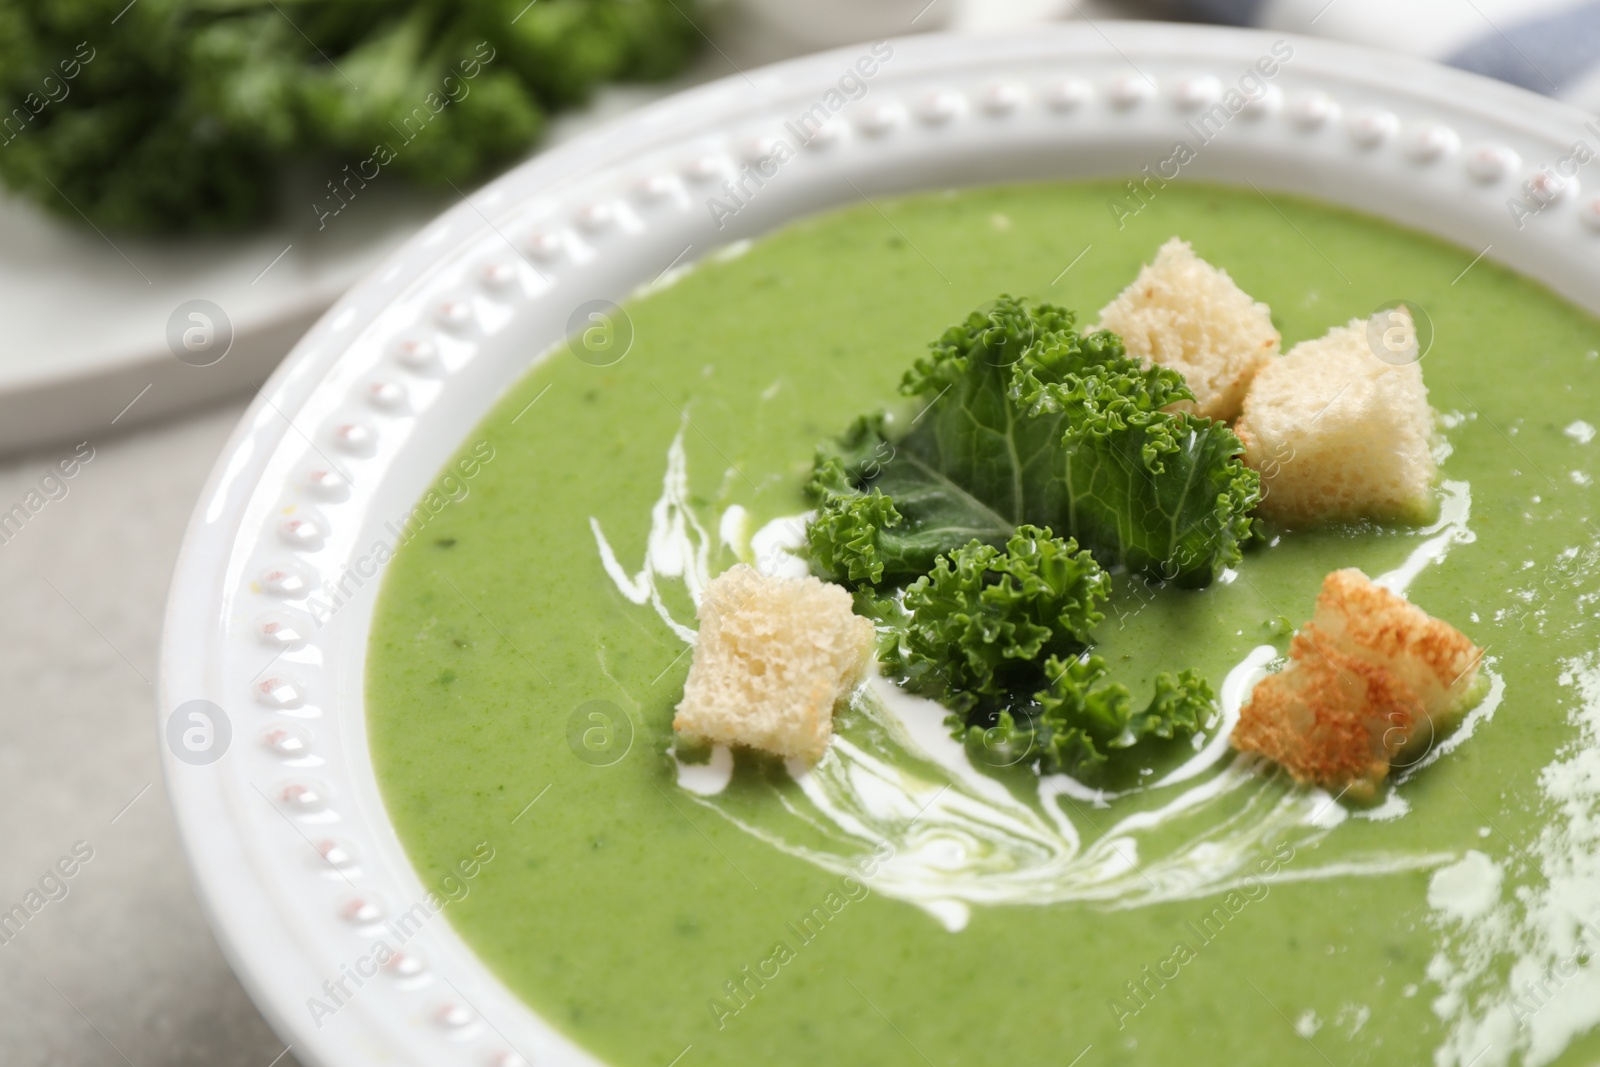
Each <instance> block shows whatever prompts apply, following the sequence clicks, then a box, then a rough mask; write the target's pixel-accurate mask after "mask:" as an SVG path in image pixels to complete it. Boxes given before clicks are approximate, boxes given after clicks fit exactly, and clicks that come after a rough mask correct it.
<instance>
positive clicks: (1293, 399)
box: [1234, 307, 1438, 526]
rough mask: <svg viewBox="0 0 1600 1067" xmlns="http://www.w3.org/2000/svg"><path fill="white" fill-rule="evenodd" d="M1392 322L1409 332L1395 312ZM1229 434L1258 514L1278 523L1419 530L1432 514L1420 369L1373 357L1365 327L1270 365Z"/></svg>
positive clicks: (1331, 334) (1338, 331) (1305, 346)
mask: <svg viewBox="0 0 1600 1067" xmlns="http://www.w3.org/2000/svg"><path fill="white" fill-rule="evenodd" d="M1393 314H1394V315H1395V316H1397V317H1398V318H1399V319H1401V320H1402V322H1403V323H1404V325H1405V326H1410V323H1411V316H1410V313H1409V312H1407V311H1405V310H1404V308H1403V307H1402V308H1399V309H1396V311H1395V312H1394V313H1393ZM1412 337H1413V340H1412V342H1411V343H1412V345H1415V340H1414V337H1415V334H1414V331H1413V333H1412ZM1234 429H1235V431H1236V432H1237V433H1238V435H1239V440H1240V441H1241V442H1243V443H1244V461H1245V463H1246V464H1248V465H1249V466H1251V467H1253V468H1254V469H1255V470H1256V471H1258V472H1260V474H1261V494H1262V495H1261V505H1260V513H1261V514H1262V515H1264V516H1266V517H1267V518H1270V519H1274V520H1276V521H1278V522H1281V523H1283V524H1284V525H1287V526H1309V525H1314V524H1316V523H1320V522H1333V521H1341V520H1353V519H1360V518H1370V519H1378V520H1399V521H1402V522H1426V521H1428V520H1429V519H1430V518H1431V517H1432V516H1433V514H1434V513H1435V511H1436V506H1435V502H1434V498H1433V493H1432V486H1433V480H1434V476H1435V475H1436V474H1437V472H1438V471H1437V466H1436V464H1435V463H1434V460H1433V452H1432V445H1433V410H1432V409H1431V408H1429V407H1428V390H1427V388H1426V387H1425V386H1424V385H1423V384H1422V370H1421V367H1420V366H1419V364H1418V363H1417V362H1415V361H1414V360H1413V361H1409V362H1407V361H1404V360H1402V361H1401V362H1399V363H1391V362H1387V361H1385V360H1382V359H1379V358H1378V357H1377V356H1376V355H1374V354H1373V350H1372V348H1371V346H1370V344H1369V341H1368V321H1367V320H1366V319H1352V320H1351V321H1350V323H1349V325H1347V326H1336V327H1334V328H1333V329H1332V330H1329V331H1328V333H1327V334H1326V336H1323V337H1320V338H1318V339H1316V340H1314V341H1303V342H1301V343H1300V344H1298V345H1295V346H1294V348H1292V349H1290V350H1289V353H1288V354H1287V355H1285V356H1282V357H1280V358H1278V359H1274V360H1271V361H1269V362H1268V363H1267V365H1266V366H1265V367H1263V368H1262V369H1261V373H1259V374H1257V375H1256V377H1255V381H1254V382H1253V383H1252V384H1251V386H1250V391H1249V393H1248V394H1247V395H1246V396H1245V398H1244V409H1243V412H1242V414H1241V415H1240V417H1239V421H1238V423H1237V424H1236V425H1235V427H1234Z"/></svg>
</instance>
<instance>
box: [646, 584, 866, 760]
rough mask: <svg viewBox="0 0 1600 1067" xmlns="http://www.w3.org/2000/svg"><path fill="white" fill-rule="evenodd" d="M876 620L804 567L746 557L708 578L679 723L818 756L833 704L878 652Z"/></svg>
mask: <svg viewBox="0 0 1600 1067" xmlns="http://www.w3.org/2000/svg"><path fill="white" fill-rule="evenodd" d="M873 637H874V631H873V628H872V623H871V622H870V621H868V620H866V619H863V618H861V617H860V616H859V615H856V614H855V613H853V612H852V611H851V610H850V594H849V593H848V592H846V591H845V590H844V589H842V588H840V587H839V586H837V585H830V584H828V583H827V582H823V581H821V580H819V579H817V578H814V577H811V576H810V575H807V576H805V577H802V578H773V577H767V576H764V575H762V574H760V573H759V572H757V571H756V570H755V568H753V567H749V566H746V565H744V564H740V565H738V566H736V567H733V568H731V569H729V570H727V571H725V572H723V573H722V574H720V575H718V576H717V577H716V578H715V579H713V580H712V582H711V583H710V584H709V585H708V586H706V591H705V596H704V597H703V598H702V599H701V601H700V635H699V637H698V639H697V640H696V642H695V646H694V660H693V662H692V663H691V665H690V667H689V679H688V681H687V682H686V683H685V684H684V687H683V700H682V701H680V702H679V704H678V714H677V716H676V717H675V718H674V719H673V720H672V726H673V729H675V730H677V731H679V732H680V733H683V734H686V735H688V736H690V737H694V738H698V739H700V740H703V741H708V742H711V743H713V744H724V745H746V746H749V747H750V748H759V749H763V750H764V751H767V752H772V753H775V754H776V755H779V756H784V757H791V758H800V759H805V760H812V761H814V760H817V759H819V758H821V756H822V754H823V752H824V751H826V750H827V747H828V740H829V738H831V737H832V736H833V708H834V705H835V704H837V703H838V702H839V700H840V699H841V698H842V697H844V696H845V695H846V694H848V693H849V692H850V690H851V689H852V688H854V686H855V685H856V683H857V682H859V681H860V680H861V676H862V674H863V672H864V671H865V670H866V667H867V664H868V663H870V662H871V659H872V646H873Z"/></svg>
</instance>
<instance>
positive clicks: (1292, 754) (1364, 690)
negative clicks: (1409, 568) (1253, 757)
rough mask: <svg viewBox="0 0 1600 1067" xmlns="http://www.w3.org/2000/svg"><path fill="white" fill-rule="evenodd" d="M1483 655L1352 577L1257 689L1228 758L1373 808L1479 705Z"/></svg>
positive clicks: (1330, 580)
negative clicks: (1261, 763)
mask: <svg viewBox="0 0 1600 1067" xmlns="http://www.w3.org/2000/svg"><path fill="white" fill-rule="evenodd" d="M1482 655H1483V653H1482V652H1481V651H1480V650H1479V649H1478V648H1477V647H1476V646H1474V645H1473V643H1472V642H1471V641H1470V640H1468V639H1467V637H1466V636H1465V635H1464V634H1462V633H1461V632H1460V631H1459V630H1456V629H1455V628H1454V627H1452V626H1450V625H1449V624H1448V623H1445V622H1441V621H1440V620H1438V619H1434V618H1431V617H1429V616H1428V614H1427V613H1426V612H1424V611H1422V610H1421V609H1420V608H1418V607H1416V606H1415V605H1413V604H1410V603H1408V602H1407V601H1406V600H1405V599H1403V598H1402V597H1399V596H1397V595H1396V594H1394V593H1391V592H1389V591H1388V590H1387V589H1384V588H1382V587H1380V586H1378V585H1375V584H1373V583H1372V582H1371V581H1370V580H1368V578H1367V577H1366V575H1364V574H1362V573H1361V572H1360V571H1358V570H1353V569H1351V570H1341V571H1334V572H1333V573H1332V574H1330V575H1328V577H1327V578H1326V579H1324V581H1323V583H1322V592H1321V593H1320V594H1319V595H1318V597H1317V606H1316V612H1315V615H1314V617H1313V619H1312V621H1311V622H1310V623H1308V624H1307V625H1306V626H1305V627H1304V628H1303V629H1301V631H1300V632H1299V633H1297V634H1295V636H1294V639H1293V640H1292V641H1291V642H1290V643H1289V664H1288V666H1286V667H1285V668H1284V669H1283V670H1281V671H1279V672H1278V673H1277V674H1273V675H1268V676H1267V677H1266V678H1263V679H1262V680H1261V681H1260V682H1259V683H1257V685H1256V687H1255V689H1254V691H1253V692H1251V694H1250V699H1249V700H1248V701H1247V702H1246V703H1245V706H1244V708H1243V709H1242V710H1241V711H1240V713H1239V722H1238V724H1237V725H1236V726H1235V727H1234V728H1233V736H1232V742H1233V747H1235V748H1237V749H1239V750H1240V751H1241V752H1259V753H1260V754H1262V755H1263V756H1266V757H1267V758H1268V759H1270V760H1273V761H1274V762H1276V763H1281V764H1282V765H1283V766H1284V768H1285V769H1286V770H1288V772H1289V773H1290V774H1291V775H1293V776H1294V778H1295V779H1296V780H1297V781H1301V782H1310V783H1314V784H1316V785H1319V786H1322V787H1323V788H1326V789H1331V790H1337V791H1340V792H1342V793H1344V794H1345V795H1347V796H1349V797H1351V798H1353V799H1357V800H1365V799H1370V798H1371V797H1372V795H1373V793H1374V792H1375V791H1376V789H1377V787H1378V785H1379V783H1381V782H1382V781H1383V779H1384V778H1385V777H1386V776H1387V775H1388V773H1389V770H1390V767H1391V766H1393V765H1395V764H1398V765H1400V766H1408V765H1410V764H1411V763H1414V762H1416V761H1417V760H1418V759H1420V758H1421V757H1422V755H1423V754H1425V753H1426V752H1427V750H1428V749H1429V748H1430V747H1431V746H1432V744H1433V740H1434V738H1435V736H1437V734H1438V733H1439V732H1440V731H1443V730H1446V729H1448V728H1449V727H1450V726H1452V725H1453V724H1454V723H1455V722H1456V720H1457V719H1459V718H1460V716H1461V715H1462V714H1463V713H1464V712H1465V711H1466V710H1467V709H1468V708H1470V707H1471V706H1472V705H1473V704H1474V703H1476V702H1477V700H1478V699H1479V697H1480V695H1481V688H1480V686H1479V685H1478V684H1477V682H1478V662H1479V660H1480V659H1481V658H1482Z"/></svg>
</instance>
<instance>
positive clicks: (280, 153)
mask: <svg viewBox="0 0 1600 1067" xmlns="http://www.w3.org/2000/svg"><path fill="white" fill-rule="evenodd" d="M695 14H696V5H695V0H534V2H532V3H529V2H528V0H456V2H450V3H445V2H441V0H136V2H134V3H132V4H129V3H128V0H51V2H50V3H39V2H37V0H0V179H3V180H4V182H5V183H6V185H8V186H10V187H11V188H12V189H14V190H16V191H18V192H20V193H22V194H23V195H25V196H28V197H30V198H32V199H34V200H37V201H38V202H40V203H41V204H43V205H45V206H46V207H48V208H49V209H51V210H53V211H55V212H58V213H60V214H63V215H66V216H68V217H72V218H77V217H78V216H79V215H80V214H81V215H82V216H83V218H85V219H86V220H87V221H89V222H90V223H92V224H93V225H96V226H100V227H104V228H107V229H117V230H124V231H138V232H158V233H159V232H169V233H170V232H185V231H208V230H227V229H235V228H239V227H242V226H247V225H250V224H252V223H256V222H259V221H261V220H263V219H264V218H266V217H267V216H269V215H270V214H271V213H272V212H273V210H274V209H275V207H276V197H277V190H278V188H279V186H280V179H281V175H282V174H283V171H284V168H285V167H286V166H287V165H289V164H291V163H294V162H297V161H319V160H320V161H326V163H327V164H328V165H329V167H330V177H334V178H335V180H340V179H346V180H348V177H347V176H348V175H350V174H352V173H357V174H360V176H361V178H362V179H363V180H370V179H371V178H372V177H375V176H376V174H377V172H378V169H380V168H381V169H393V170H395V171H398V172H400V173H402V174H405V175H407V176H409V177H410V178H411V179H413V180H415V181H417V182H420V183H424V184H429V185H440V186H442V185H445V184H446V183H450V182H467V181H472V180H473V179H475V178H476V177H478V176H480V175H483V174H484V173H486V172H487V171H489V170H490V169H491V168H493V167H495V166H497V165H500V164H504V163H506V162H509V161H510V160H513V159H515V158H516V157H517V156H518V155H520V154H521V153H523V152H524V151H526V150H527V148H528V147H529V146H530V145H531V144H532V143H533V141H534V140H535V139H536V138H537V137H538V135H539V133H540V131H541V130H542V129H543V126H544V122H545V115H546V113H547V111H548V110H549V109H551V108H556V107H561V106H566V105H571V104H575V103H579V102H581V101H583V100H584V99H585V98H586V97H587V96H588V94H589V93H590V92H591V91H592V90H593V89H594V88H595V86H597V85H599V84H601V83H602V82H607V81H612V80H643V79H659V78H664V77H668V76H670V75H672V74H674V73H676V72H677V71H679V70H680V69H682V67H683V66H684V64H685V63H686V62H687V61H688V60H689V58H690V57H691V56H692V54H693V53H694V51H695V48H696V46H697V45H698V44H699V43H700V41H701V40H702V38H701V36H700V33H699V30H698V29H696V27H695V25H694V23H693V22H692V21H691V20H692V19H693V17H694V16H695ZM341 166H344V167H345V169H343V170H341Z"/></svg>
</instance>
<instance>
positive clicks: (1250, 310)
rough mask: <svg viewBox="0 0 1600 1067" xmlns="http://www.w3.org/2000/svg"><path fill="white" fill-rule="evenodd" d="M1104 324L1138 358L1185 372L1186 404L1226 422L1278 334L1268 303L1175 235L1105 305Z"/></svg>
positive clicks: (1273, 352) (1274, 345)
mask: <svg viewBox="0 0 1600 1067" xmlns="http://www.w3.org/2000/svg"><path fill="white" fill-rule="evenodd" d="M1100 326H1101V328H1102V329H1106V330H1110V331H1111V332H1113V333H1115V334H1118V335H1119V336H1121V338H1122V343H1123V345H1124V346H1125V347H1126V348H1127V350H1128V355H1129V356H1131V357H1133V358H1134V359H1138V360H1141V361H1143V362H1144V363H1145V364H1146V365H1148V364H1150V363H1158V364H1160V365H1161V366H1163V367H1169V368H1171V369H1172V370H1175V371H1177V372H1178V373H1179V374H1182V375H1183V377H1184V380H1185V381H1187V382H1188V383H1189V388H1190V389H1191V390H1193V392H1194V396H1195V400H1194V403H1193V404H1184V405H1182V406H1184V407H1187V408H1189V409H1191V410H1193V411H1194V412H1195V413H1196V414H1198V415H1203V416H1205V417H1206V418H1210V419H1221V420H1222V421H1224V422H1232V421H1233V420H1234V419H1235V418H1237V417H1238V415H1239V405H1240V404H1241V403H1242V402H1243V401H1244V396H1245V391H1246V390H1247V389H1249V387H1250V382H1251V380H1252V379H1254V378H1255V376H1256V373H1257V372H1258V371H1259V370H1260V369H1261V367H1262V365H1263V364H1265V363H1266V362H1267V360H1268V359H1270V358H1271V357H1272V356H1275V355H1277V353H1278V343H1279V340H1280V338H1279V336H1278V331H1277V330H1276V329H1275V328H1274V327H1273V325H1272V311H1271V309H1270V308H1268V307H1267V305H1265V304H1262V303H1259V302H1257V301H1255V300H1252V299H1251V298H1250V296H1249V295H1248V294H1246V293H1245V292H1244V290H1242V289H1240V288H1239V287H1238V286H1237V285H1235V284H1234V281H1233V279H1232V278H1230V277H1228V272H1227V271H1225V270H1220V269H1218V268H1217V267H1213V266H1212V265H1211V264H1209V263H1207V262H1206V261H1205V260H1203V259H1201V258H1200V257H1198V256H1196V255H1195V254H1194V249H1193V248H1191V247H1190V246H1189V242H1187V241H1180V240H1179V239H1178V238H1176V237H1174V238H1172V239H1171V240H1170V241H1168V242H1167V243H1166V244H1164V245H1162V246H1161V249H1160V251H1158V252H1157V253H1156V258H1155V261H1154V262H1153V263H1150V264H1147V265H1146V266H1145V267H1144V268H1142V269H1141V270H1140V271H1139V276H1138V277H1137V278H1136V279H1134V282H1133V284H1132V285H1130V286H1128V287H1127V288H1126V289H1124V290H1123V291H1122V292H1121V293H1119V294H1118V295H1117V298H1116V299H1115V300H1113V301H1111V303H1109V304H1107V305H1106V306H1105V307H1103V308H1101V309H1100Z"/></svg>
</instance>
